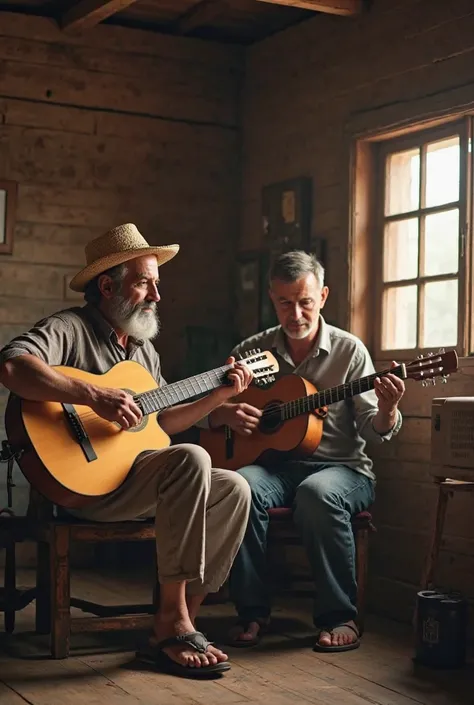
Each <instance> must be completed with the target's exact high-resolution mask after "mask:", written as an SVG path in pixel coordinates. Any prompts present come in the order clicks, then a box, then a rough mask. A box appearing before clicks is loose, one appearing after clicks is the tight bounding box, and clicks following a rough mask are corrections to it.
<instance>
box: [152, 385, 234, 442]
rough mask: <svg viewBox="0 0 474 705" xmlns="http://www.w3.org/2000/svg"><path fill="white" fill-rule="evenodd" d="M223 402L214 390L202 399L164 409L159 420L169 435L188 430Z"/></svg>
mask: <svg viewBox="0 0 474 705" xmlns="http://www.w3.org/2000/svg"><path fill="white" fill-rule="evenodd" d="M221 404H222V401H221V399H220V397H219V394H218V393H216V392H212V393H211V394H208V395H207V396H206V397H203V398H202V399H198V400H197V401H192V402H189V403H188V404H180V405H179V406H173V407H172V408H171V409H166V411H162V412H161V414H160V415H159V417H158V422H159V424H160V426H161V428H162V429H163V431H165V433H167V434H168V435H170V436H172V435H174V434H176V433H181V432H182V431H186V430H187V429H188V428H191V426H194V424H196V423H197V422H198V421H200V420H201V419H203V418H204V417H205V416H207V414H209V413H210V412H211V411H213V410H214V409H216V408H217V407H218V406H220V405H221Z"/></svg>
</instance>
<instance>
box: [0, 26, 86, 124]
mask: <svg viewBox="0 0 474 705" xmlns="http://www.w3.org/2000/svg"><path fill="white" fill-rule="evenodd" d="M15 41H16V40H15ZM0 113H1V114H3V121H4V123H5V125H20V126H24V127H35V128H37V129H41V128H46V129H48V130H58V131H59V132H71V133H75V132H78V133H81V134H90V135H91V134H94V132H95V123H96V119H97V117H96V116H95V115H94V114H93V113H90V112H88V111H87V110H81V109H77V108H64V107H62V106H60V105H48V104H47V103H32V102H31V101H28V100H4V101H2V102H1V103H0Z"/></svg>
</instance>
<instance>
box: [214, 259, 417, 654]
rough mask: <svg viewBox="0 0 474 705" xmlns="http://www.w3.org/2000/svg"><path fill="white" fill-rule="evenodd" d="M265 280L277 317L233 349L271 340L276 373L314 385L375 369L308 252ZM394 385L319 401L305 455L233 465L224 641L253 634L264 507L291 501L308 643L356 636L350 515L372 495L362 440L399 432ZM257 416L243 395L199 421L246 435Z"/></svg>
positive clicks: (266, 610) (339, 643)
mask: <svg viewBox="0 0 474 705" xmlns="http://www.w3.org/2000/svg"><path fill="white" fill-rule="evenodd" d="M269 285H270V289H269V294H270V297H271V300H272V302H273V304H274V307H275V311H276V314H277V317H278V321H279V324H280V325H278V326H276V327H275V328H271V329H269V330H266V331H265V332H263V333H259V334H258V335H255V336H253V337H251V338H248V339H247V340H245V341H244V342H242V343H241V344H240V345H238V346H237V347H236V348H235V349H234V351H233V352H232V355H238V354H239V353H241V352H244V351H246V350H249V349H253V348H262V349H268V350H271V351H272V352H273V354H274V355H275V357H276V358H277V360H278V362H279V366H280V367H279V376H281V375H283V374H292V373H294V374H297V375H300V376H301V377H304V378H306V379H307V380H308V381H309V382H311V383H312V384H314V385H315V387H316V388H317V389H319V390H322V389H327V388H330V387H333V386H337V385H340V384H344V383H347V382H350V381H352V380H356V379H359V378H361V377H365V376H366V375H370V374H372V373H373V372H374V367H373V364H372V360H371V358H370V355H369V353H368V351H367V349H366V347H365V346H364V344H363V343H362V342H361V341H360V340H359V339H358V338H356V337H355V336H354V335H351V334H350V333H347V332H345V331H343V330H341V329H339V328H336V327H334V326H332V325H329V324H328V323H326V321H325V320H324V318H323V317H322V315H321V309H322V308H323V307H324V305H325V303H326V300H327V297H328V294H329V289H328V287H327V286H325V284H324V269H323V267H322V265H321V263H320V262H319V261H318V260H317V259H316V258H315V257H314V256H313V255H311V254H308V253H306V252H302V251H292V252H287V253H284V254H282V255H281V256H279V257H278V258H277V259H276V261H275V262H274V264H273V266H272V269H271V272H270V276H269ZM394 364H395V363H394ZM403 393H404V383H403V381H402V380H400V379H399V378H398V377H396V376H395V375H392V374H388V375H387V376H384V377H381V378H377V379H376V381H375V391H370V392H366V393H364V394H361V395H359V396H354V397H353V398H352V399H351V400H349V401H341V402H337V403H334V404H331V405H330V406H329V407H328V415H327V417H326V418H325V420H324V426H323V436H322V440H321V443H320V445H319V447H318V448H317V450H316V452H315V453H314V455H313V456H312V457H310V458H307V459H306V460H302V461H297V460H281V461H280V462H279V463H278V462H277V464H275V465H272V466H271V467H263V466H261V465H258V464H255V465H251V466H248V467H244V468H241V469H240V470H239V473H240V474H241V475H242V476H243V477H245V478H246V479H247V481H248V482H249V484H250V487H251V490H252V506H251V510H250V518H249V524H248V527H247V532H246V534H245V538H244V541H243V543H242V545H241V547H240V549H239V552H238V554H237V557H236V559H235V562H234V564H233V567H232V570H231V574H230V595H231V599H232V601H233V602H234V604H235V606H236V609H237V613H238V616H239V621H238V624H237V627H236V628H235V629H234V630H232V632H231V643H232V644H233V645H235V646H252V645H254V644H256V643H258V641H259V639H260V636H261V633H262V632H263V631H264V630H265V628H266V627H267V626H268V624H269V617H270V602H269V595H268V592H267V589H266V586H265V581H264V576H265V551H266V536H267V528H268V521H269V519H268V509H270V508H274V507H286V506H293V508H294V520H295V523H296V526H297V528H298V529H299V531H300V533H301V536H302V539H303V543H304V546H305V548H306V552H307V555H308V558H309V561H310V564H311V568H312V573H313V577H314V582H315V588H316V594H315V602H314V614H313V619H314V624H315V626H316V628H317V630H318V637H317V640H316V644H315V647H314V648H315V649H316V650H318V651H346V650H348V649H353V648H356V647H357V646H359V633H358V629H357V625H356V620H357V609H356V594H357V586H356V576H355V546H354V537H353V533H352V527H351V517H352V516H353V515H354V514H357V513H358V512H361V511H363V510H365V509H367V507H368V506H369V505H370V504H371V503H372V501H373V499H374V488H375V477H374V473H373V472H372V462H371V460H370V459H369V458H368V456H367V454H366V452H365V446H366V442H367V441H371V442H374V443H382V442H384V441H387V440H389V439H390V438H391V437H392V436H394V435H395V434H396V433H398V431H399V429H400V426H401V423H402V419H401V414H400V412H399V410H398V403H399V401H400V399H401V397H402V395H403ZM260 417H261V411H260V410H259V409H256V408H254V407H252V406H250V405H249V404H246V403H233V402H227V403H225V404H223V405H222V406H220V407H219V408H217V409H215V410H214V411H213V412H212V413H211V414H210V416H209V419H208V421H209V424H210V426H211V427H212V428H218V427H219V426H230V427H231V428H232V429H233V430H234V431H235V432H237V433H241V434H244V435H245V434H251V433H252V432H253V431H254V430H255V429H256V428H257V425H258V423H259V419H260Z"/></svg>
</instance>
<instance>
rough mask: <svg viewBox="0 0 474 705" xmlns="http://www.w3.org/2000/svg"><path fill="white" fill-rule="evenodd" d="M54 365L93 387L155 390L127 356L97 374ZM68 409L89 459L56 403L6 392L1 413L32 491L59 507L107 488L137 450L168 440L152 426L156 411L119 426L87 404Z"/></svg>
mask: <svg viewBox="0 0 474 705" xmlns="http://www.w3.org/2000/svg"><path fill="white" fill-rule="evenodd" d="M54 369H56V370H57V371H58V372H62V374H64V375H66V376H68V377H73V378H75V379H80V380H82V381H83V382H88V383H90V384H94V385H96V386H98V387H111V388H115V389H125V390H127V391H129V392H131V393H132V394H137V393H140V392H146V391H148V390H152V389H158V386H157V384H156V381H155V380H154V378H153V377H152V375H151V374H150V373H149V372H148V371H147V370H146V369H145V368H144V367H143V366H142V365H140V364H139V363H137V362H133V361H132V360H126V361H124V362H119V363H118V364H117V365H115V366H114V367H112V368H111V369H110V370H109V371H108V372H106V373H105V374H102V375H96V374H91V373H89V372H83V371H82V370H78V369H75V368H71V367H55V368H54ZM71 409H72V410H74V411H75V412H76V413H77V417H78V419H79V420H80V423H81V424H82V427H83V428H84V430H85V432H86V434H87V437H88V440H89V441H90V449H92V453H93V454H94V455H95V456H96V457H95V458H94V459H87V457H86V455H85V452H84V450H83V447H82V446H81V445H80V444H79V442H78V440H77V437H76V436H75V435H74V433H73V432H72V430H71V427H70V425H69V423H68V421H67V417H66V414H65V413H64V409H63V406H62V405H61V404H59V403H56V402H36V401H27V400H24V399H20V398H19V397H16V396H14V395H11V396H10V399H9V401H8V405H7V409H6V412H5V425H6V432H7V436H8V441H9V443H10V445H11V446H12V448H14V449H18V448H23V449H24V451H23V453H22V455H21V457H20V458H19V460H18V464H19V466H20V468H21V470H22V472H23V474H24V475H25V477H26V479H27V480H28V481H29V483H30V484H31V485H32V486H33V487H34V488H35V489H36V490H38V492H40V493H41V494H42V495H43V496H45V497H46V498H47V499H49V500H50V501H52V502H54V503H55V504H58V505H60V506H63V507H69V508H73V507H75V508H78V507H84V506H86V505H87V504H90V503H92V502H93V501H94V500H97V499H99V498H100V497H102V496H104V495H107V494H109V493H110V492H113V490H115V489H117V487H119V486H120V485H121V484H122V482H123V481H124V480H125V478H126V477H127V475H128V473H129V472H130V469H131V467H132V465H133V463H134V461H135V459H136V457H137V456H138V455H139V454H140V453H141V452H142V451H144V450H160V449H162V448H166V447H167V446H169V445H170V438H169V436H168V435H167V434H166V433H165V432H164V431H163V430H162V429H161V428H160V426H159V425H158V421H157V418H156V417H157V413H156V412H155V413H153V414H149V415H148V416H144V417H143V419H142V422H141V424H140V425H139V426H136V427H134V428H133V429H130V430H128V431H125V430H123V429H121V428H120V427H119V426H118V424H116V423H114V422H112V421H106V420H105V419H102V418H101V417H99V416H97V414H95V413H94V412H93V411H92V409H90V408H89V407H88V406H79V405H78V406H74V407H71ZM90 449H89V450H90Z"/></svg>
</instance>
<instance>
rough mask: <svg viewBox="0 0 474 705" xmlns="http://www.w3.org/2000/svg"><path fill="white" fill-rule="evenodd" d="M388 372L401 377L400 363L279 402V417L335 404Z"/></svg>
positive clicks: (287, 417) (369, 387) (365, 390)
mask: <svg viewBox="0 0 474 705" xmlns="http://www.w3.org/2000/svg"><path fill="white" fill-rule="evenodd" d="M388 373H391V374H393V375H396V376H397V377H401V378H403V367H402V365H397V367H393V368H391V369H389V370H383V371H382V372H376V373H374V374H371V375H368V376H367V377H361V378H360V379H355V380H354V381H353V382H347V383H346V384H340V385H339V386H337V387H330V388H329V389H323V390H322V391H321V392H317V393H316V394H309V395H308V396H306V397H301V398H300V399H295V400H294V401H289V402H287V403H286V404H281V406H280V413H281V418H282V420H284V421H286V419H292V418H294V417H295V416H300V415H301V414H307V413H308V412H310V411H315V410H316V409H320V408H321V407H322V406H329V405H330V404H335V403H336V402H338V401H344V400H345V399H350V398H351V397H354V396H357V395H358V394H363V393H364V392H369V391H370V390H371V389H373V388H374V382H375V380H376V378H377V377H383V376H384V375H386V374H388Z"/></svg>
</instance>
